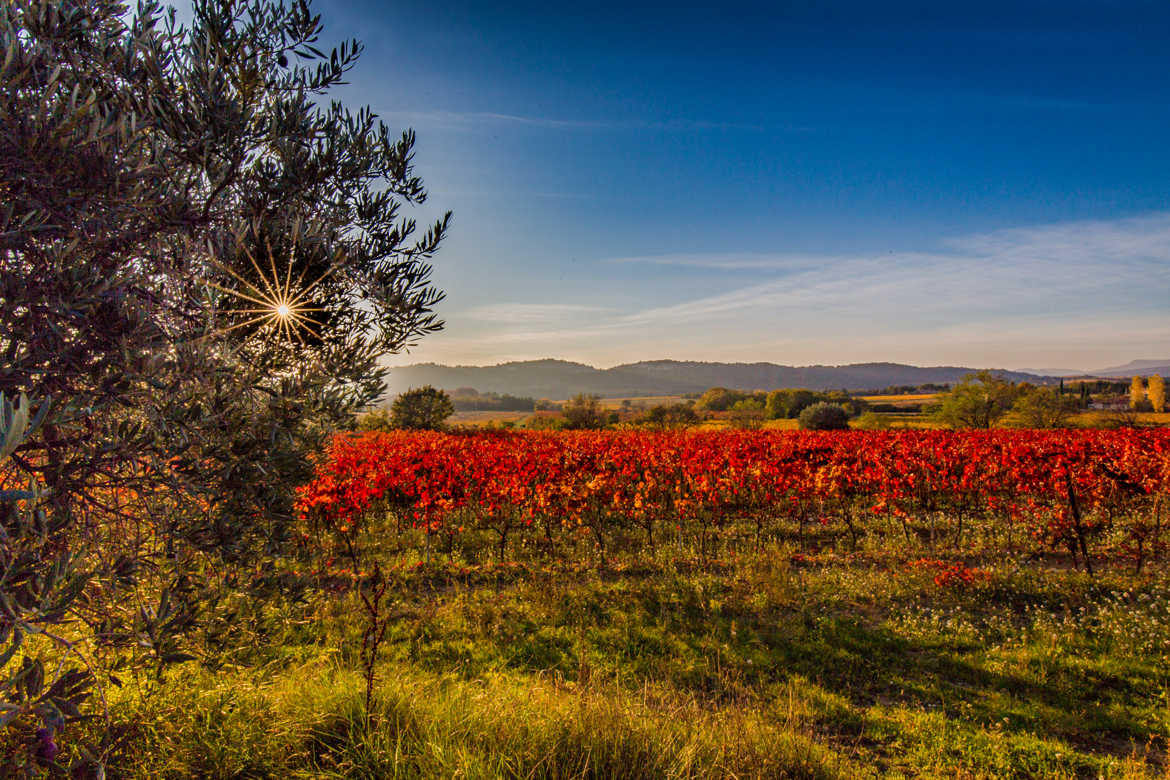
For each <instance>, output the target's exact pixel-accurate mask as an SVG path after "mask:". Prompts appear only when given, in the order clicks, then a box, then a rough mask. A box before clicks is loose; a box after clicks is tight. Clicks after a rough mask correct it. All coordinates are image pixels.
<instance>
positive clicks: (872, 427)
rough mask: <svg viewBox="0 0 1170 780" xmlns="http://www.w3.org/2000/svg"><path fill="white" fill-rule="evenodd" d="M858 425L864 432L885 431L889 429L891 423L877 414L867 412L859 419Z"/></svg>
mask: <svg viewBox="0 0 1170 780" xmlns="http://www.w3.org/2000/svg"><path fill="white" fill-rule="evenodd" d="M856 425H857V427H858V428H860V429H861V430H863V431H884V430H887V429H889V427H890V421H889V419H888V418H886V417H884V416H882V415H880V414H878V413H876V412H866V413H865V414H863V415H861V416H860V417H858V418H857V423H856Z"/></svg>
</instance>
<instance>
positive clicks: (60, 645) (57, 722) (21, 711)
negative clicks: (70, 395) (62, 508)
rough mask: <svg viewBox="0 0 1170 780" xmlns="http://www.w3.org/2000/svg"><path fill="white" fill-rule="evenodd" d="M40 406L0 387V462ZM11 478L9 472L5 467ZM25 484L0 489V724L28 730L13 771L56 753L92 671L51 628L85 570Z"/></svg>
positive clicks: (55, 519) (33, 422) (29, 428)
mask: <svg viewBox="0 0 1170 780" xmlns="http://www.w3.org/2000/svg"><path fill="white" fill-rule="evenodd" d="M46 411H47V405H46V404H42V405H41V406H40V408H39V409H38V410H37V411H36V412H35V413H34V412H32V405H31V404H30V403H29V400H28V398H27V397H26V396H23V395H22V396H20V398H19V400H18V401H17V402H15V403H14V402H13V401H11V400H10V399H8V398H5V397H4V394H3V393H0V466H3V465H5V462H6V461H8V460H9V459H10V458H11V456H12V454H13V453H14V452H16V450H17V449H18V448H19V447H20V446H22V445H23V444H24V443H25V442H26V440H27V438H28V437H29V436H31V435H32V434H34V433H35V432H36V430H37V428H38V427H39V426H40V424H41V422H42V421H43V419H44V417H45V414H46ZM7 476H8V477H9V478H10V479H11V477H12V476H13V473H12V472H11V471H9V472H7ZM23 476H24V477H26V478H27V479H28V483H27V484H28V488H27V489H26V490H16V489H8V490H3V491H0V727H5V728H7V727H15V728H17V729H21V730H23V731H26V732H30V733H32V734H33V737H34V739H33V740H30V741H29V751H28V752H27V754H26V755H23V756H19V757H10V759H11V760H13V761H16V764H15V765H14V766H12V767H9V769H10V770H11V771H13V772H21V773H25V774H35V773H36V772H38V771H39V770H40V769H41V768H42V767H44V766H47V765H48V764H50V763H51V762H52V760H53V759H54V758H55V756H56V755H57V750H58V747H57V744H56V741H55V740H54V736H55V734H56V732H57V731H58V730H59V729H61V728H62V727H63V726H64V725H65V724H66V723H67V722H68V721H71V720H76V719H78V718H79V717H81V706H82V704H83V703H84V701H85V700H86V699H87V698H88V697H89V695H90V692H91V688H92V685H93V675H92V673H91V671H90V670H89V668H88V666H87V664H85V663H84V662H83V659H81V658H80V656H78V655H77V654H76V652H75V645H74V643H73V642H72V641H70V640H69V639H67V638H66V637H65V636H63V635H62V634H61V633H59V629H60V627H62V626H63V625H64V624H66V623H67V622H69V621H70V611H71V608H72V607H73V605H74V604H75V602H76V601H77V599H78V598H79V597H80V595H81V592H82V590H83V589H84V588H85V587H86V585H87V583H88V580H89V575H88V572H87V571H86V570H85V569H84V565H83V564H82V562H81V561H80V560H79V559H78V557H77V556H76V555H75V554H74V553H73V551H72V550H71V549H70V545H69V544H68V543H67V542H65V541H64V540H63V539H62V538H61V537H60V534H61V532H62V531H63V530H64V525H65V524H64V523H63V522H62V520H61V518H60V516H53V515H50V514H48V513H46V511H45V510H44V507H43V506H42V501H41V499H42V495H41V489H40V487H39V486H38V485H37V483H36V480H35V479H33V478H32V477H31V476H30V475H27V474H26V475H23Z"/></svg>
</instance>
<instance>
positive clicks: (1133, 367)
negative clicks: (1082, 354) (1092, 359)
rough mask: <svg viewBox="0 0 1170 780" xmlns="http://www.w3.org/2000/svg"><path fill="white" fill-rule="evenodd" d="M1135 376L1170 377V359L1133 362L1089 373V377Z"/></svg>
mask: <svg viewBox="0 0 1170 780" xmlns="http://www.w3.org/2000/svg"><path fill="white" fill-rule="evenodd" d="M1134 374H1141V375H1142V376H1147V375H1149V374H1158V375H1159V376H1170V358H1164V359H1162V360H1131V361H1129V362H1128V363H1126V364H1125V365H1124V366H1111V367H1109V368H1100V369H1097V370H1096V371H1090V372H1089V376H1108V377H1125V378H1129V377H1131V376H1133V375H1134Z"/></svg>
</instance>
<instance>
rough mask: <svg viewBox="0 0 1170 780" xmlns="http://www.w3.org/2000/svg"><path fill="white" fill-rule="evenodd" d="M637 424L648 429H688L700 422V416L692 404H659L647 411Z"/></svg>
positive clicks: (638, 419)
mask: <svg viewBox="0 0 1170 780" xmlns="http://www.w3.org/2000/svg"><path fill="white" fill-rule="evenodd" d="M636 422H637V424H639V425H644V426H646V427H648V428H658V429H667V428H686V427H687V426H689V425H695V424H696V423H698V422H699V415H698V414H696V413H695V410H694V407H692V406H691V405H690V404H682V403H679V404H658V405H656V406H652V407H650V408H649V409H647V410H646V411H645V412H644V413H643V414H642V415H640V416H639V417H638V418H637V420H636Z"/></svg>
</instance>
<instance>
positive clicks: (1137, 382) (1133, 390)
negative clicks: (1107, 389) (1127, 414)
mask: <svg viewBox="0 0 1170 780" xmlns="http://www.w3.org/2000/svg"><path fill="white" fill-rule="evenodd" d="M1144 400H1146V389H1145V386H1144V385H1143V383H1142V378H1141V377H1140V376H1135V377H1134V378H1133V382H1132V383H1131V384H1130V386H1129V407H1130V408H1131V409H1136V408H1138V406H1139V405H1140V404H1141V402H1142V401H1144Z"/></svg>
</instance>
